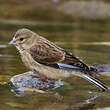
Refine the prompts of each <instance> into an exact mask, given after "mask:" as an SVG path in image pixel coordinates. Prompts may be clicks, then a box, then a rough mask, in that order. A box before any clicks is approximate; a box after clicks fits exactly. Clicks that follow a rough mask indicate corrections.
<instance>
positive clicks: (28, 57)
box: [9, 28, 108, 91]
mask: <svg viewBox="0 0 110 110" xmlns="http://www.w3.org/2000/svg"><path fill="white" fill-rule="evenodd" d="M9 44H11V45H15V47H16V48H17V49H18V51H19V53H20V55H21V59H22V61H23V63H24V64H25V66H26V67H27V68H29V69H30V70H31V71H33V72H35V73H36V74H40V75H41V76H45V77H47V78H50V79H55V80H59V79H64V78H68V77H73V76H78V77H81V78H84V79H86V80H87V81H89V82H91V83H92V84H94V85H95V86H97V87H98V88H99V89H100V90H102V91H107V90H108V87H107V86H106V85H105V83H104V82H103V81H102V80H100V79H99V78H98V77H97V71H93V70H94V69H91V68H90V67H89V66H88V65H87V64H85V63H84V62H83V61H82V60H80V59H79V58H78V57H76V56H75V55H74V54H73V53H70V52H68V51H66V50H65V49H63V48H61V47H59V46H57V45H56V44H54V43H53V42H51V41H49V40H47V39H46V38H44V37H42V36H40V35H39V34H37V33H35V32H33V31H31V30H29V29H27V28H22V29H18V30H17V31H16V32H15V34H14V37H13V39H12V40H11V41H10V42H9Z"/></svg>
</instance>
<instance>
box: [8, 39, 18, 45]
mask: <svg viewBox="0 0 110 110" xmlns="http://www.w3.org/2000/svg"><path fill="white" fill-rule="evenodd" d="M8 44H10V45H16V41H14V40H11V41H10V42H9V43H8Z"/></svg>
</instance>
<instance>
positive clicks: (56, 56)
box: [30, 40, 65, 65]
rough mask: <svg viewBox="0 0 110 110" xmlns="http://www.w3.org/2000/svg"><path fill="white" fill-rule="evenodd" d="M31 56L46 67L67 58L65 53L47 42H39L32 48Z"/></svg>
mask: <svg viewBox="0 0 110 110" xmlns="http://www.w3.org/2000/svg"><path fill="white" fill-rule="evenodd" d="M30 54H31V56H32V57H33V59H34V60H35V61H37V62H39V63H42V64H45V65H54V64H57V63H58V62H61V61H63V60H64V58H65V52H63V51H62V50H60V49H59V48H57V47H56V46H54V45H53V44H52V43H50V42H48V41H46V40H44V41H41V42H37V43H36V45H34V46H32V47H31V48H30Z"/></svg>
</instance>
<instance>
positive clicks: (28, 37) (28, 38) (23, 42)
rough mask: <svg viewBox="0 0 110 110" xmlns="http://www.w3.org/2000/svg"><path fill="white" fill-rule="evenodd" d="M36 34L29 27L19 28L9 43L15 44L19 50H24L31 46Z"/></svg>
mask: <svg viewBox="0 0 110 110" xmlns="http://www.w3.org/2000/svg"><path fill="white" fill-rule="evenodd" d="M35 36H36V34H35V33H34V32H32V31H30V30H29V29H25V28H23V29H19V30H18V31H17V32H16V33H15V35H14V37H13V39H12V40H11V41H10V42H9V44H12V45H15V46H16V48H17V49H18V50H19V51H23V50H26V49H28V48H30V47H31V45H32V44H33V43H34V41H35Z"/></svg>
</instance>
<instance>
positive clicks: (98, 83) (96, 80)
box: [74, 74, 108, 91]
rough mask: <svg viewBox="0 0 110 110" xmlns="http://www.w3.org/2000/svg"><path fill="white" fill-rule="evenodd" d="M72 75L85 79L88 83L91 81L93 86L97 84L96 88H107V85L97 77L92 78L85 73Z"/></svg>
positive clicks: (104, 89) (103, 89)
mask: <svg viewBox="0 0 110 110" xmlns="http://www.w3.org/2000/svg"><path fill="white" fill-rule="evenodd" d="M74 75H76V76H79V77H81V78H84V79H86V80H87V81H89V82H90V83H92V84H94V85H95V86H97V87H98V88H100V89H101V90H102V91H107V90H108V87H107V86H106V85H105V84H104V83H103V81H101V80H99V79H98V78H94V77H92V76H87V75H85V74H74Z"/></svg>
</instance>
